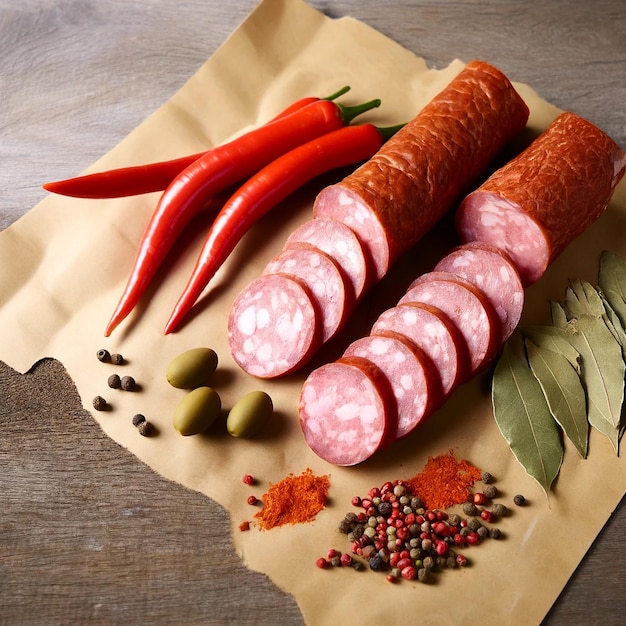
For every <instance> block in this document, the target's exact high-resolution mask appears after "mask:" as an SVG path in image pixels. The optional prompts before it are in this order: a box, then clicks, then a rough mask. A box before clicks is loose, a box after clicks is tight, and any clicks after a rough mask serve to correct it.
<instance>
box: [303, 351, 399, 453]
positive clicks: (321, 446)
mask: <svg viewBox="0 0 626 626" xmlns="http://www.w3.org/2000/svg"><path fill="white" fill-rule="evenodd" d="M299 416H300V426H301V428H302V433H303V434H304V438H305V440H306V442H307V444H308V445H309V447H310V448H311V450H313V452H315V454H317V456H319V457H320V458H322V459H324V460H325V461H328V462H329V463H333V464H334V465H356V464H357V463H362V462H363V461H365V460H366V459H369V458H370V457H371V456H372V455H373V454H374V453H375V452H376V451H377V450H379V449H380V448H381V447H382V446H384V445H385V444H387V443H389V441H390V440H391V439H392V438H393V437H394V435H395V433H391V434H390V433H389V429H390V427H391V428H392V429H393V428H394V426H393V425H394V424H395V421H396V406H395V398H394V396H393V393H392V391H391V388H390V387H389V383H388V381H387V379H386V378H385V376H384V374H383V373H382V372H381V371H380V369H379V368H378V367H377V366H376V365H374V364H373V363H371V362H370V361H368V360H367V359H362V358H359V357H344V358H341V359H339V360H337V361H335V362H333V363H327V364H326V365H322V366H321V367H319V368H317V369H316V370H314V371H313V372H312V373H311V374H310V375H309V377H308V378H307V379H306V381H305V383H304V385H303V387H302V391H301V393H300V402H299Z"/></svg>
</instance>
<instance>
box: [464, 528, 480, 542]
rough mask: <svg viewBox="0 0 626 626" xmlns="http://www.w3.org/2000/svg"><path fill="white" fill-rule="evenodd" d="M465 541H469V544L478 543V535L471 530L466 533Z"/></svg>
mask: <svg viewBox="0 0 626 626" xmlns="http://www.w3.org/2000/svg"><path fill="white" fill-rule="evenodd" d="M465 541H466V542H467V543H469V544H470V545H471V546H473V545H476V544H477V543H480V535H479V534H478V533H477V532H476V531H474V530H473V531H472V532H471V533H468V535H467V537H465Z"/></svg>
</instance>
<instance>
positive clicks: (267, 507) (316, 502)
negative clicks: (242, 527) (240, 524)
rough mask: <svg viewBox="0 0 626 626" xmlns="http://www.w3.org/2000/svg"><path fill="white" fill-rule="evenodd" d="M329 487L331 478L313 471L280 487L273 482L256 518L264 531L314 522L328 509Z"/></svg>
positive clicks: (290, 478)
mask: <svg viewBox="0 0 626 626" xmlns="http://www.w3.org/2000/svg"><path fill="white" fill-rule="evenodd" d="M329 488H330V480H329V477H328V476H315V475H314V474H313V471H312V470H311V469H310V468H307V469H306V470H305V471H304V472H303V473H302V474H300V475H299V476H294V475H293V474H289V476H287V477H285V478H283V479H282V480H281V481H280V482H278V483H276V484H272V483H270V486H269V489H268V491H267V493H265V494H264V495H263V497H262V498H261V500H262V502H263V508H262V509H261V510H260V511H259V512H258V513H256V514H255V516H254V517H255V519H256V520H258V522H259V526H260V527H261V528H263V529H264V530H270V529H271V528H275V527H276V526H283V525H284V524H300V523H303V522H310V521H312V520H313V519H314V518H315V516H316V515H317V514H318V513H319V512H320V511H321V510H322V509H323V508H324V507H325V506H326V501H327V498H328V489H329Z"/></svg>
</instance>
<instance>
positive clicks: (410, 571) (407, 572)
mask: <svg viewBox="0 0 626 626" xmlns="http://www.w3.org/2000/svg"><path fill="white" fill-rule="evenodd" d="M400 576H402V578H404V579H406V580H413V579H414V578H415V577H416V576H417V568H416V567H415V566H414V565H407V567H405V568H403V569H401V570H400Z"/></svg>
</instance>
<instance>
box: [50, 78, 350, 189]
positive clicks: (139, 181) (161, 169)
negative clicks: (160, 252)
mask: <svg viewBox="0 0 626 626" xmlns="http://www.w3.org/2000/svg"><path fill="white" fill-rule="evenodd" d="M349 90H350V87H348V86H345V87H342V88H341V89H340V90H339V91H337V92H335V93H334V94H331V95H330V96H326V97H325V98H316V97H314V96H309V97H306V98H301V99H300V100H296V101H295V102H293V103H292V104H290V105H289V106H288V107H287V108H286V109H284V110H283V111H281V112H280V113H279V114H278V115H277V116H276V117H274V118H273V119H271V120H270V121H269V122H268V124H270V123H271V122H274V121H276V120H277V119H280V118H281V117H285V116H287V115H291V113H294V112H295V111H298V110H299V109H302V108H304V107H305V106H307V105H309V104H312V103H313V102H317V101H318V100H335V99H336V98H338V97H339V96H341V95H343V94H344V93H346V92H347V91H349ZM207 152H208V150H203V151H202V152H197V153H196V154H190V155H187V156H183V157H179V158H177V159H170V160H167V161H157V162H155V163H146V164H143V165H133V166H129V167H120V168H115V169H111V170H106V171H104V172H94V173H93V174H85V175H83V176H75V177H73V178H66V179H64V180H57V181H54V182H50V183H44V185H42V186H43V188H44V189H45V190H46V191H49V192H50V193H56V194H60V195H62V196H71V197H74V198H91V199H104V198H121V197H124V196H135V195H139V194H144V193H152V192H154V191H163V190H164V189H165V188H166V187H167V186H168V185H169V184H170V183H171V182H172V180H174V178H175V177H176V176H177V175H178V174H180V172H182V171H183V170H184V169H185V168H186V167H189V166H190V165H191V164H192V163H193V162H194V161H196V160H198V159H199V158H200V157H201V156H204V155H205V154H206V153H207Z"/></svg>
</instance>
